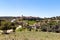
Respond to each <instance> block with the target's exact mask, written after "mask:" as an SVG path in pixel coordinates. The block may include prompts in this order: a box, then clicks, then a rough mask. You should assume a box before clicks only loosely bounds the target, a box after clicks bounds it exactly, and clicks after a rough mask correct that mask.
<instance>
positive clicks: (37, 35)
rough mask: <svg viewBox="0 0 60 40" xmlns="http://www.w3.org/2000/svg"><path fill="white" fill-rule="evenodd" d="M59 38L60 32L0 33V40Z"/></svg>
mask: <svg viewBox="0 0 60 40" xmlns="http://www.w3.org/2000/svg"><path fill="white" fill-rule="evenodd" d="M14 39H15V40H60V33H51V32H50V33H49V32H29V31H28V32H27V31H25V32H16V33H15V34H13V33H12V34H9V35H0V40H14Z"/></svg>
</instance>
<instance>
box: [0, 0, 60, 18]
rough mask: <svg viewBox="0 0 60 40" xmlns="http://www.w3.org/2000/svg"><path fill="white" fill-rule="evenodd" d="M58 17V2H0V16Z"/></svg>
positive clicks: (17, 0) (36, 0)
mask: <svg viewBox="0 0 60 40" xmlns="http://www.w3.org/2000/svg"><path fill="white" fill-rule="evenodd" d="M22 14H23V15H24V16H38V17H53V16H60V0H0V16H21V15H22Z"/></svg>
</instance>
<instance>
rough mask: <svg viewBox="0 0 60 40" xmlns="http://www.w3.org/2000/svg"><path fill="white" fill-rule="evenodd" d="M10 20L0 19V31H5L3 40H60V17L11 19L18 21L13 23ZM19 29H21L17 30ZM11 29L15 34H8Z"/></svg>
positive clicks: (2, 35)
mask: <svg viewBox="0 0 60 40" xmlns="http://www.w3.org/2000/svg"><path fill="white" fill-rule="evenodd" d="M9 19H10V18H8V20H7V19H6V18H3V19H0V30H2V31H3V33H2V34H1V36H0V39H1V40H14V39H15V40H37V39H38V40H48V39H49V40H60V38H59V37H60V36H59V35H60V17H52V18H41V19H40V18H39V17H38V18H33V17H30V18H28V17H27V18H26V19H25V18H24V17H18V18H17V17H16V18H15V17H14V18H11V19H12V20H13V19H16V20H15V21H13V22H11V19H10V20H9ZM17 27H20V28H19V29H18V30H16V28H17ZM10 29H13V33H10V34H8V33H7V30H10ZM6 34H8V35H6ZM1 37H2V38H1ZM55 38H56V39H55Z"/></svg>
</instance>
